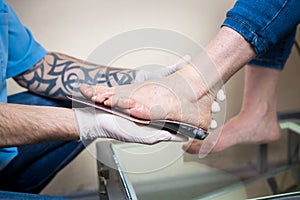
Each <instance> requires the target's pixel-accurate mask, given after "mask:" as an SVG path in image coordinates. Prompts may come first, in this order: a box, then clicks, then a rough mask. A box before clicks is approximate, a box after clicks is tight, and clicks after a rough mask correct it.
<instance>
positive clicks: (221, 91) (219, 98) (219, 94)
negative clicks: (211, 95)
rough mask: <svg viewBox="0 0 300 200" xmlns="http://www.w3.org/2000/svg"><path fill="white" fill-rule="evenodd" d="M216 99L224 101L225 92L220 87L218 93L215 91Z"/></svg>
mask: <svg viewBox="0 0 300 200" xmlns="http://www.w3.org/2000/svg"><path fill="white" fill-rule="evenodd" d="M217 99H218V100H219V101H224V100H225V99H226V95H225V93H224V91H223V90H222V89H221V90H219V91H218V93H217Z"/></svg>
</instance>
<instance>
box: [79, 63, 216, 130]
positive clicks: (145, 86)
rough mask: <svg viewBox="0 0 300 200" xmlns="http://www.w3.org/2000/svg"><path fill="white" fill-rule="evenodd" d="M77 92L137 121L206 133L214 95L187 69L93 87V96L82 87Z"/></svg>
mask: <svg viewBox="0 0 300 200" xmlns="http://www.w3.org/2000/svg"><path fill="white" fill-rule="evenodd" d="M81 92H82V93H83V95H85V96H86V97H87V98H91V99H92V100H93V101H95V102H98V103H104V104H105V105H107V106H112V107H114V106H117V107H119V108H122V109H124V112H127V113H128V114H130V115H133V116H135V117H139V118H144V119H170V120H176V121H183V122H186V123H189V124H193V125H196V126H198V127H201V128H203V129H206V130H207V129H208V127H209V125H210V121H211V104H212V102H213V99H214V95H212V93H211V92H208V87H207V86H206V85H205V84H204V80H203V79H202V78H201V76H199V75H198V72H197V71H196V70H195V68H194V67H193V66H191V65H186V66H185V67H184V68H182V69H181V70H179V71H177V72H176V73H174V74H172V75H170V76H168V77H166V78H161V79H155V80H151V81H146V82H144V83H140V84H130V85H123V86H117V87H113V88H106V87H100V86H95V87H93V92H91V88H89V87H88V86H87V85H83V86H82V87H81Z"/></svg>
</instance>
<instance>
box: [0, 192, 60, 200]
mask: <svg viewBox="0 0 300 200" xmlns="http://www.w3.org/2000/svg"><path fill="white" fill-rule="evenodd" d="M0 199H1V200H66V199H63V198H60V197H51V196H46V195H36V194H24V193H18V192H3V191H0Z"/></svg>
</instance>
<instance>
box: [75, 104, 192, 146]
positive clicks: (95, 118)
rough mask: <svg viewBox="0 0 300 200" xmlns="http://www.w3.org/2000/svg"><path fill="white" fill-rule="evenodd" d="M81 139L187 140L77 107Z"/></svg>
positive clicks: (117, 117)
mask: <svg viewBox="0 0 300 200" xmlns="http://www.w3.org/2000/svg"><path fill="white" fill-rule="evenodd" d="M75 114H76V119H77V121H78V127H79V132H80V139H81V140H93V139H96V138H113V139H117V140H120V141H123V142H136V143H142V144H154V143H157V142H161V141H180V142H183V141H187V138H186V137H185V136H181V135H178V134H177V135H175V134H172V133H170V132H168V131H164V130H159V129H156V128H152V127H149V126H145V125H138V124H136V123H134V122H131V121H129V120H127V119H124V118H122V117H119V116H116V115H112V114H108V113H105V112H102V111H99V110H97V109H94V108H91V107H86V108H78V109H75Z"/></svg>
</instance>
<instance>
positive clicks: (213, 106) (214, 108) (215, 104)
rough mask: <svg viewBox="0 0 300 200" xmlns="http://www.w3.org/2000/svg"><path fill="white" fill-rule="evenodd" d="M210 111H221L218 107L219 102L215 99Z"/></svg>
mask: <svg viewBox="0 0 300 200" xmlns="http://www.w3.org/2000/svg"><path fill="white" fill-rule="evenodd" d="M211 111H212V112H213V113H217V112H220V111H221V107H220V104H219V103H218V102H216V101H214V102H213V103H212V105H211Z"/></svg>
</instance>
